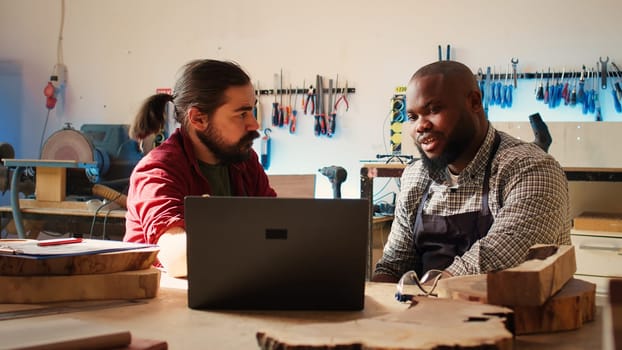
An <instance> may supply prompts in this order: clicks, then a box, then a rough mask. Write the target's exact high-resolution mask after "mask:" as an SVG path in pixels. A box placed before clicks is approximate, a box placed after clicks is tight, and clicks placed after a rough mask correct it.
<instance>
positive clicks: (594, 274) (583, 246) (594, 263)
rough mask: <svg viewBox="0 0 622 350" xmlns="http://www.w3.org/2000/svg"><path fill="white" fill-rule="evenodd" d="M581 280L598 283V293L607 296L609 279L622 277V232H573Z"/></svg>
mask: <svg viewBox="0 0 622 350" xmlns="http://www.w3.org/2000/svg"><path fill="white" fill-rule="evenodd" d="M570 238H571V240H572V244H573V245H574V246H575V254H576V258H577V272H576V274H575V276H576V277H577V278H579V279H582V280H586V281H590V282H592V283H596V292H597V293H599V294H606V293H607V291H608V288H609V279H610V278H612V277H622V232H605V231H584V230H572V232H571V235H570Z"/></svg>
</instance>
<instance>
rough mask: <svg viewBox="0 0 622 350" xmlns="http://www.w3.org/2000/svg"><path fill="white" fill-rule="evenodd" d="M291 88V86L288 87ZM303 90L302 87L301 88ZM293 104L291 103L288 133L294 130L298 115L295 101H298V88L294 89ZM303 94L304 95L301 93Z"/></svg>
mask: <svg viewBox="0 0 622 350" xmlns="http://www.w3.org/2000/svg"><path fill="white" fill-rule="evenodd" d="M304 86H305V82H304V81H303V82H302V87H303V88H304ZM290 89H291V87H290ZM303 92H304V89H303ZM294 94H295V96H294V104H293V105H292V117H291V118H290V120H289V133H290V134H293V133H295V132H296V117H297V116H298V111H297V110H296V102H298V89H296V91H294ZM303 96H304V95H303Z"/></svg>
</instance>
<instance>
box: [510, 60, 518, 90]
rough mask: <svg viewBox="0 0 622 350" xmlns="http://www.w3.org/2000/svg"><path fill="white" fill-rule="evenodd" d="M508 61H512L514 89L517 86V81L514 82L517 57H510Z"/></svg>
mask: <svg viewBox="0 0 622 350" xmlns="http://www.w3.org/2000/svg"><path fill="white" fill-rule="evenodd" d="M510 62H512V76H513V77H514V88H515V89H516V87H517V82H516V66H517V65H518V58H514V57H512V59H511V60H510Z"/></svg>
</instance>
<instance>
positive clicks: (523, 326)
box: [435, 275, 596, 335]
mask: <svg viewBox="0 0 622 350" xmlns="http://www.w3.org/2000/svg"><path fill="white" fill-rule="evenodd" d="M486 283H487V281H486V275H472V276H458V277H452V278H448V279H441V280H440V281H439V282H438V285H437V288H436V290H435V291H436V292H437V293H438V296H439V297H440V298H450V299H459V300H470V301H478V302H481V303H486V302H488V300H487V299H488V298H487V287H486ZM595 298H596V285H595V284H593V283H590V282H586V281H583V280H580V279H576V278H573V279H571V280H570V281H568V282H567V283H566V284H565V285H564V287H563V288H562V289H561V290H560V291H559V292H558V293H556V294H555V295H554V296H552V297H551V298H549V300H547V301H546V302H545V303H544V304H543V305H538V306H520V305H516V306H510V308H511V309H513V310H514V322H515V327H516V334H517V335H520V334H533V333H543V332H554V331H565V330H572V329H577V328H580V327H581V326H582V325H583V324H584V323H586V322H590V321H593V320H594V315H595V310H596V299H595Z"/></svg>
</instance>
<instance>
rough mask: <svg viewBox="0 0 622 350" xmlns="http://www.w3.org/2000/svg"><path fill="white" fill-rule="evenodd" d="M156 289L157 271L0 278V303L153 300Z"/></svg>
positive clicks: (158, 284) (157, 286)
mask: <svg viewBox="0 0 622 350" xmlns="http://www.w3.org/2000/svg"><path fill="white" fill-rule="evenodd" d="M159 286H160V270H158V269H156V268H150V269H146V270H138V271H125V272H115V273H107V274H94V275H70V276H23V277H17V276H0V303H2V304H5V303H6V304H31V303H47V302H58V301H83V300H108V299H143V298H153V297H155V296H156V294H157V291H158V288H159Z"/></svg>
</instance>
